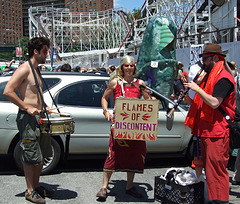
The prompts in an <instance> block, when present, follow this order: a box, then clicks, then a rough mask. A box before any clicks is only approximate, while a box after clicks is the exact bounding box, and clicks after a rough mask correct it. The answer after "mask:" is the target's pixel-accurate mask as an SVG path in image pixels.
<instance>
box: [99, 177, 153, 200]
mask: <svg viewBox="0 0 240 204" xmlns="http://www.w3.org/2000/svg"><path fill="white" fill-rule="evenodd" d="M126 184H127V182H126V181H125V180H111V181H110V182H109V186H108V197H110V196H112V197H115V199H114V202H142V203H150V202H154V199H152V198H151V199H149V198H148V195H147V192H148V191H153V187H152V186H151V185H150V184H148V183H138V182H134V186H135V187H136V189H137V190H138V191H139V193H141V194H142V195H143V197H142V198H134V197H132V196H130V195H128V194H126V193H125V191H126ZM107 199H108V198H107ZM107 199H106V200H107ZM97 201H99V202H104V200H98V199H97Z"/></svg>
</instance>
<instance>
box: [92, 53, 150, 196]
mask: <svg viewBox="0 0 240 204" xmlns="http://www.w3.org/2000/svg"><path fill="white" fill-rule="evenodd" d="M120 63H121V65H120V66H119V67H118V68H117V70H116V72H117V74H116V76H117V77H116V78H114V79H112V80H111V81H110V84H109V86H108V88H107V89H106V90H105V92H104V95H103V97H102V108H103V114H104V116H105V118H106V119H107V120H108V121H111V120H114V113H113V118H112V115H111V114H110V113H109V112H108V110H107V107H108V98H109V97H110V95H111V94H112V93H114V101H115V99H116V98H117V97H125V98H140V97H142V96H143V98H144V99H151V97H150V96H149V95H148V93H147V92H145V91H140V89H139V88H137V87H136V86H134V85H133V83H131V82H132V81H135V82H138V83H139V84H141V85H143V86H146V85H145V83H144V81H143V80H139V79H136V78H134V77H133V76H134V75H135V74H136V73H137V68H136V66H135V60H134V58H133V57H131V56H124V57H123V58H121V60H120ZM113 135H114V127H113V125H112V128H111V133H110V141H109V152H108V156H107V159H106V161H105V164H104V173H103V185H102V188H101V189H100V191H99V192H98V193H97V195H96V196H97V197H98V198H100V199H106V197H107V187H108V183H109V180H110V178H111V175H112V173H113V172H114V171H123V172H127V185H126V193H127V194H129V195H131V196H133V197H136V198H141V197H142V195H141V194H140V193H139V192H138V191H137V189H136V188H135V187H134V186H133V179H134V175H135V173H143V169H144V163H145V157H146V142H145V141H137V140H122V139H114V138H113Z"/></svg>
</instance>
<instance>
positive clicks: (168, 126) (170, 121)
mask: <svg viewBox="0 0 240 204" xmlns="http://www.w3.org/2000/svg"><path fill="white" fill-rule="evenodd" d="M173 107H174V105H173V104H172V103H168V109H167V114H168V113H169V111H171V110H172V108H173ZM166 118H167V121H166V128H167V129H168V130H169V131H170V130H171V129H172V126H173V119H174V113H173V116H172V117H171V118H169V117H166Z"/></svg>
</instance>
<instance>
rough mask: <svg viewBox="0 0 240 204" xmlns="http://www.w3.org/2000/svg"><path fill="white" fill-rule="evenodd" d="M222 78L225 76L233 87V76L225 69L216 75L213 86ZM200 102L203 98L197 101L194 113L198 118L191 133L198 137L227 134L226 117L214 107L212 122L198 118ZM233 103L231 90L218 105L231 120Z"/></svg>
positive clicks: (233, 96)
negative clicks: (196, 109) (197, 106)
mask: <svg viewBox="0 0 240 204" xmlns="http://www.w3.org/2000/svg"><path fill="white" fill-rule="evenodd" d="M222 78H227V79H228V80H229V81H230V82H231V83H233V84H234V87H235V81H234V78H233V77H232V75H231V74H230V73H229V72H228V71H226V70H225V69H223V70H222V71H221V73H220V74H219V75H218V76H217V77H216V79H215V81H214V86H215V85H216V83H217V82H218V81H219V80H220V79H222ZM202 104H203V100H202V99H201V100H200V103H199V108H198V112H197V115H196V117H197V118H199V120H198V121H197V123H196V125H195V128H194V130H193V133H194V134H196V135H198V136H200V137H224V136H225V135H227V136H229V129H228V126H229V125H228V123H227V121H226V119H225V118H224V117H223V115H222V113H221V112H220V111H219V110H218V109H214V120H213V121H214V122H213V123H209V122H208V121H206V120H203V119H201V118H200V112H201V108H202ZM235 104H236V101H235V91H234V90H233V91H232V92H231V93H230V95H228V96H227V97H226V98H225V99H224V100H223V102H222V103H221V105H220V106H221V107H222V108H223V110H224V111H225V112H226V113H227V114H228V115H229V116H230V118H231V119H232V120H233V119H234V117H235Z"/></svg>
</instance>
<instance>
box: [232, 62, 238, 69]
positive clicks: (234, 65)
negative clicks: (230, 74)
mask: <svg viewBox="0 0 240 204" xmlns="http://www.w3.org/2000/svg"><path fill="white" fill-rule="evenodd" d="M231 64H232V65H233V67H234V69H237V66H236V63H235V62H234V61H231Z"/></svg>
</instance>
